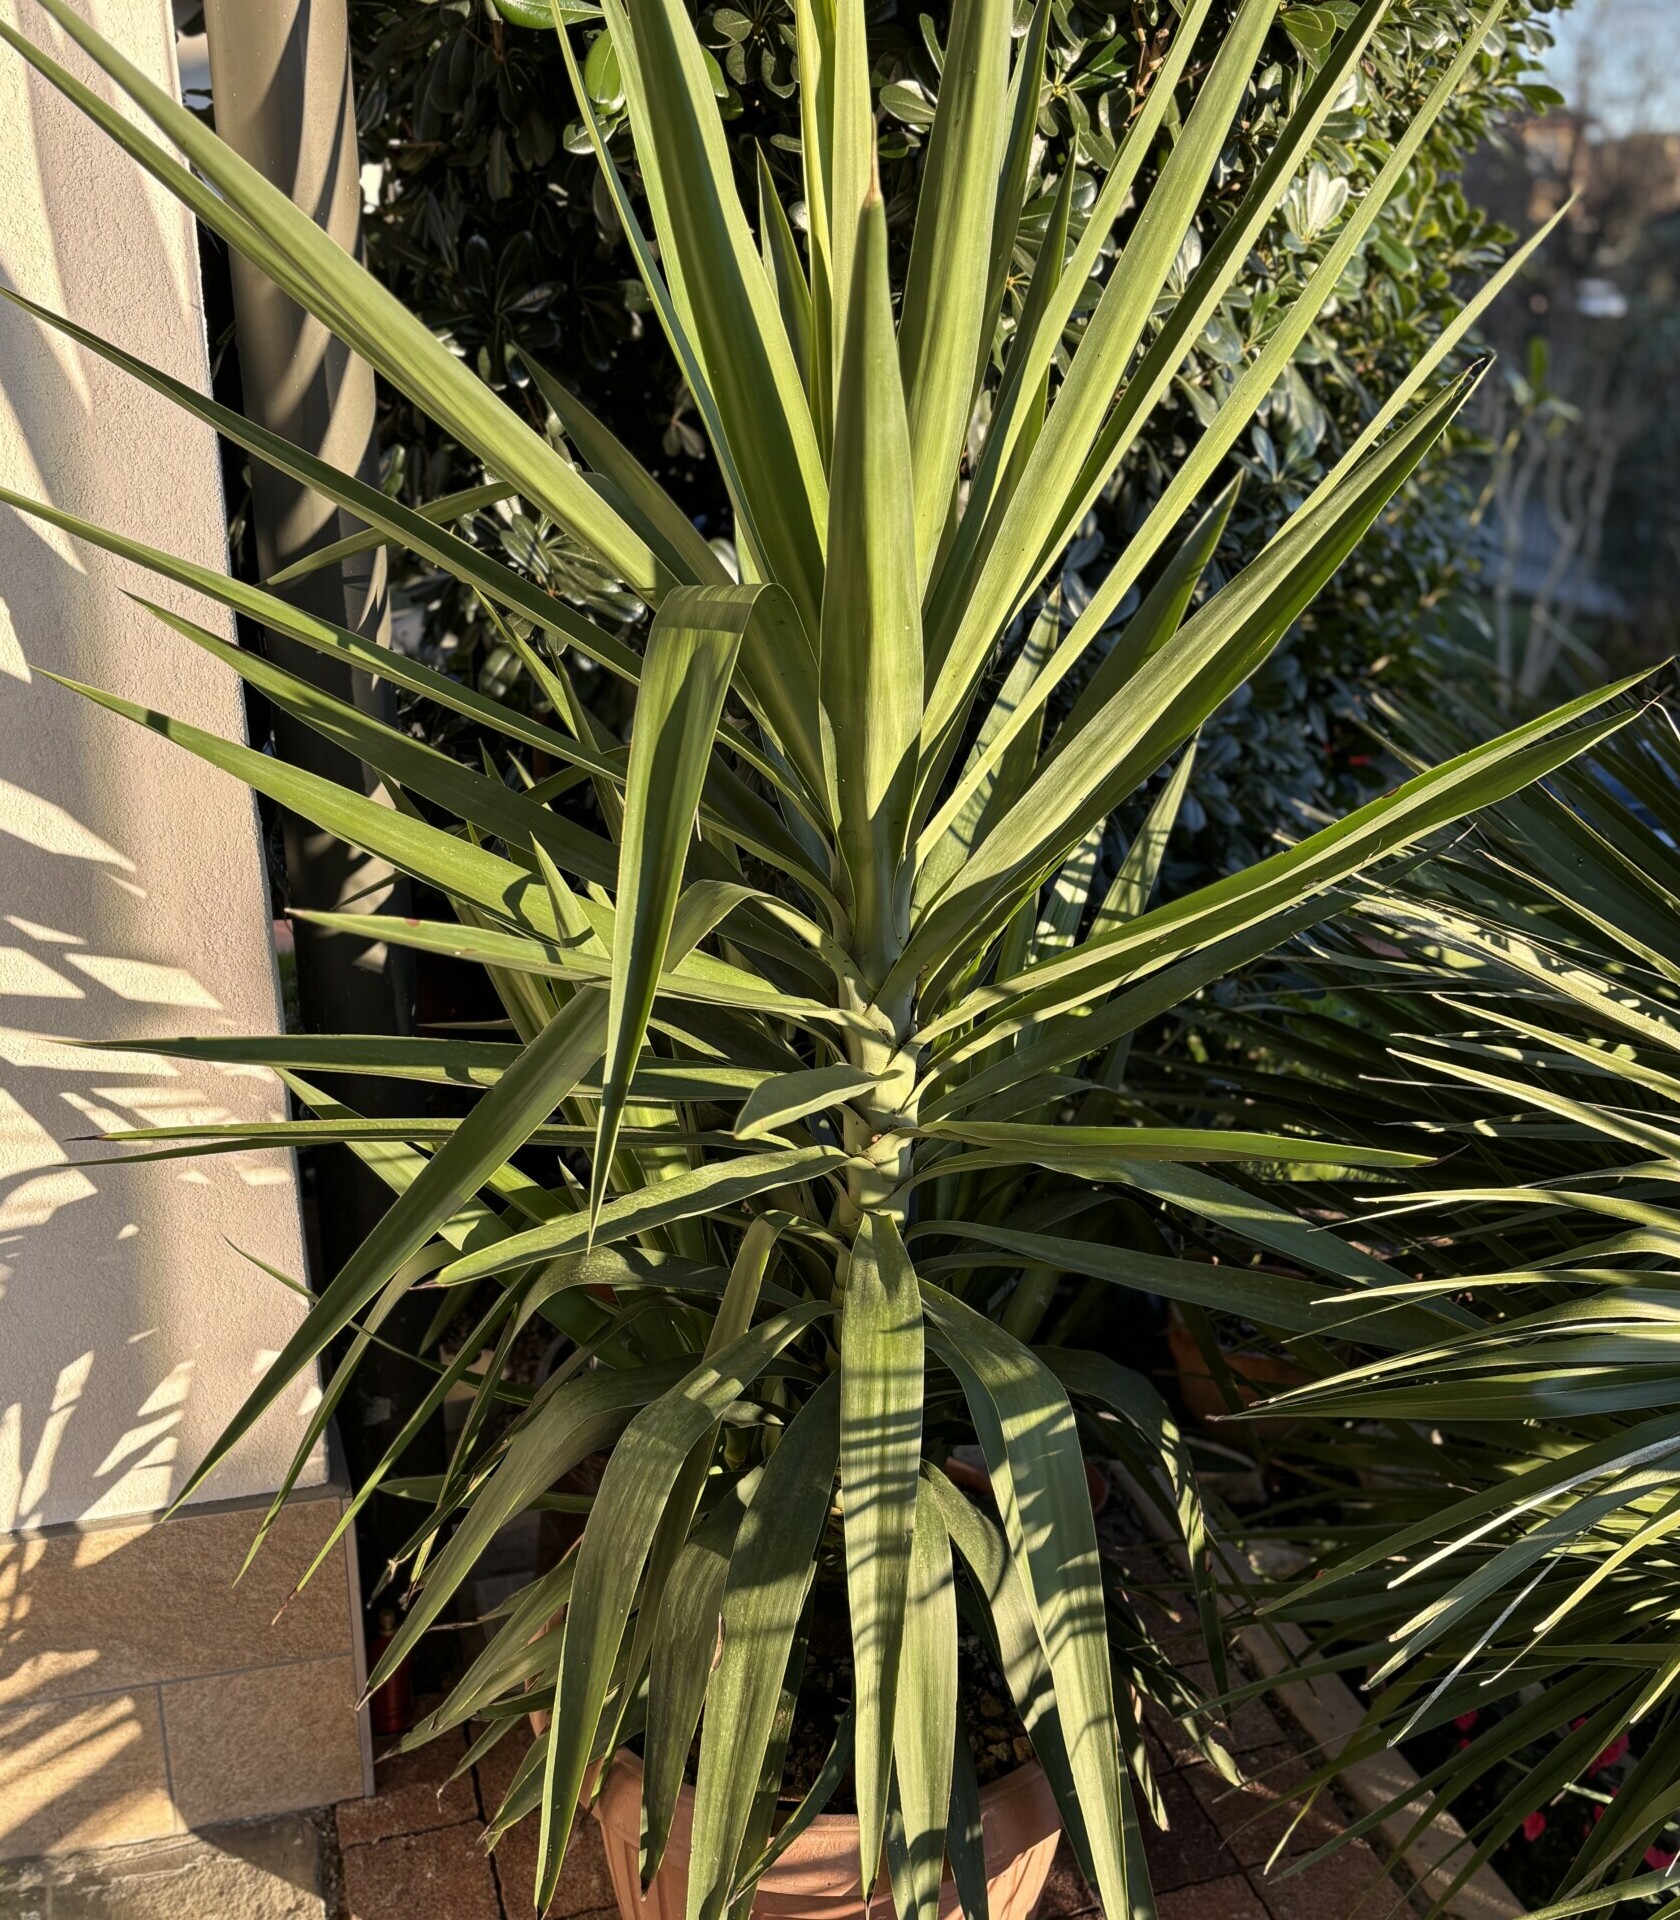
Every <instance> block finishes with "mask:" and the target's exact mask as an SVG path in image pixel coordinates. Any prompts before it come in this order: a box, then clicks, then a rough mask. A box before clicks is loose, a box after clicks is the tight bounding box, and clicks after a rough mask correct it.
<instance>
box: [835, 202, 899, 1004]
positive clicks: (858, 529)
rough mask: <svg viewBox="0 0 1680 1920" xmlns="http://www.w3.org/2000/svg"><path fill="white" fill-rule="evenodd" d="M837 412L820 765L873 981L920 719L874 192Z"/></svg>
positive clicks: (859, 943)
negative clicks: (822, 763)
mask: <svg viewBox="0 0 1680 1920" xmlns="http://www.w3.org/2000/svg"><path fill="white" fill-rule="evenodd" d="M838 407H839V416H838V419H837V421H836V424H835V436H834V466H833V476H832V488H831V492H830V495H829V530H828V549H829V567H828V576H827V582H826V585H825V588H824V592H823V611H822V645H821V674H822V681H821V685H822V717H823V729H824V734H823V740H824V761H825V765H826V767H827V770H828V776H829V783H830V784H829V792H830V799H831V806H832V810H833V815H834V819H835V822H836V825H837V828H838V833H839V843H840V850H841V853H842V855H843V857H844V859H845V863H846V869H847V872H848V874H849V876H850V880H851V893H852V912H853V921H854V936H855V937H854V952H855V954H856V957H857V958H858V960H859V962H860V963H861V964H862V966H863V968H864V971H865V973H866V974H867V975H870V977H871V978H873V979H878V978H879V976H880V973H881V972H884V971H885V964H886V960H887V958H888V956H889V955H890V954H891V953H892V952H894V951H896V949H897V945H898V940H899V939H901V938H902V935H903V932H904V931H905V930H906V929H905V928H904V926H903V920H904V917H905V911H906V909H907V907H908V900H907V899H901V897H900V896H901V895H902V894H905V893H907V891H908V890H907V888H904V887H902V886H901V884H900V878H899V870H900V866H901V864H902V861H903V858H904V852H905V846H906V843H907V837H908V833H909V821H910V802H911V798H912V795H913V792H914V787H915V777H916V764H915V763H916V744H917V741H918V740H919V738H920V735H921V720H922V634H921V615H920V602H921V596H920V593H919V592H918V590H917V585H916V545H915V534H914V527H913V517H912V516H913V508H912V493H911V472H910V443H909V437H908V429H907V426H906V422H905V413H904V390H903V387H902V386H901V384H900V382H899V374H898V359H897V354H896V352H895V350H894V346H893V329H892V294H891V290H890V286H889V283H888V279H887V221H886V210H885V208H884V207H883V206H882V203H881V194H880V188H879V186H873V187H872V188H871V189H870V193H869V196H868V198H867V199H866V200H865V201H864V203H863V206H862V208H861V210H860V212H859V215H858V219H857V250H856V253H855V256H854V262H853V276H852V294H851V300H850V303H849V306H848V310H847V327H846V340H845V353H844V356H843V359H842V364H841V373H840V387H839V394H838ZM895 936H896V937H895Z"/></svg>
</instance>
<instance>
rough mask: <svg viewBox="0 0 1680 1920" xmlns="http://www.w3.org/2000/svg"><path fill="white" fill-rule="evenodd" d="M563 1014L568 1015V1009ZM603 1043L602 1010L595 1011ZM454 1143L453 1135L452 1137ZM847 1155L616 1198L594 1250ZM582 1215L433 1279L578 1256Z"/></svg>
mask: <svg viewBox="0 0 1680 1920" xmlns="http://www.w3.org/2000/svg"><path fill="white" fill-rule="evenodd" d="M568 1010H569V1009H568ZM601 1025H602V1035H603V1039H604V1037H605V1029H606V1010H605V1008H604V1007H603V1008H602V1010H601ZM456 1137H457V1138H459V1135H457V1136H456ZM847 1157H848V1156H847V1154H846V1152H845V1150H844V1149H843V1148H840V1147H788V1148H783V1149H780V1150H778V1151H776V1152H773V1153H755V1154H747V1155H744V1156H743V1157H742V1158H741V1159H739V1160H726V1161H723V1162H721V1163H719V1164H716V1165H713V1166H707V1167H700V1168H696V1169H694V1170H693V1171H691V1172H689V1173H686V1174H683V1175H681V1176H680V1177H679V1178H677V1179H674V1180H663V1181H660V1182H658V1183H657V1184H655V1185H654V1186H651V1187H648V1188H645V1189H643V1190H642V1191H641V1192H640V1193H628V1194H621V1195H619V1196H618V1197H617V1198H616V1199H613V1200H609V1201H607V1202H606V1204H605V1205H604V1206H603V1207H602V1209H601V1212H600V1216H599V1218H598V1219H597V1220H596V1222H595V1228H594V1235H593V1243H594V1244H595V1245H596V1246H610V1245H611V1244H613V1242H614V1241H617V1240H621V1239H628V1238H630V1237H631V1236H632V1235H634V1234H639V1233H647V1232H650V1231H651V1230H652V1229H653V1228H655V1227H662V1226H669V1225H670V1224H671V1223H673V1222H674V1221H678V1220H692V1219H693V1218H694V1217H695V1216H696V1215H697V1214H702V1213H713V1212H718V1211H722V1210H724V1209H726V1208H729V1207H733V1206H737V1205H739V1204H740V1203H741V1202H742V1201H744V1200H753V1199H756V1198H757V1197H758V1196H759V1195H760V1194H762V1193H773V1192H774V1191H775V1190H776V1189H777V1188H778V1187H786V1186H793V1185H796V1184H797V1183H798V1182H799V1181H801V1180H811V1179H815V1178H816V1177H817V1176H818V1175H820V1174H824V1173H830V1172H835V1171H838V1169H840V1168H841V1167H843V1166H845V1164H846V1161H847ZM590 1237H591V1236H590V1226H589V1219H588V1216H587V1215H586V1214H567V1215H564V1216H561V1217H559V1218H556V1219H553V1220H550V1221H547V1222H545V1223H544V1224H542V1225H541V1226H536V1227H531V1228H528V1229H527V1230H526V1231H525V1232H523V1233H518V1234H514V1235H512V1236H511V1237H510V1238H509V1239H506V1240H502V1241H498V1242H496V1243H495V1244H493V1245H491V1246H487V1247H484V1248H482V1249H481V1250H480V1251H478V1252H476V1253H471V1254H466V1255H463V1257H462V1258H461V1259H459V1260H457V1261H455V1262H454V1263H453V1264H452V1265H451V1266H448V1267H445V1268H444V1270H443V1272H442V1273H441V1274H439V1276H438V1280H439V1283H440V1284H441V1285H444V1286H462V1285H465V1284H466V1283H467V1282H468V1281H470V1280H483V1279H487V1278H489V1277H490V1275H492V1274H496V1273H506V1272H508V1271H509V1270H510V1269H511V1268H514V1267H522V1266H526V1265H528V1264H529V1263H530V1262H531V1261H532V1260H536V1259H547V1258H552V1257H553V1256H554V1255H556V1254H559V1253H571V1252H581V1251H582V1249H583V1247H584V1244H585V1242H586V1241H588V1240H589V1239H590Z"/></svg>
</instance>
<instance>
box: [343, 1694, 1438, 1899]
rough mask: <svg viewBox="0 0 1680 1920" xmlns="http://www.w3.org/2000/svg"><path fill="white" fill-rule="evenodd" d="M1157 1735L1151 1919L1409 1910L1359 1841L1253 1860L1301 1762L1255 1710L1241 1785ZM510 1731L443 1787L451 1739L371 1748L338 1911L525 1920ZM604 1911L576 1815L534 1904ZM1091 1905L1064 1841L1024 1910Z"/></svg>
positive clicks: (1301, 1839)
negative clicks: (1295, 1867) (491, 1819)
mask: <svg viewBox="0 0 1680 1920" xmlns="http://www.w3.org/2000/svg"><path fill="white" fill-rule="evenodd" d="M1162 1732H1163V1729H1161V1728H1152V1729H1151V1731H1150V1733H1149V1735H1148V1738H1149V1740H1150V1744H1151V1754H1152V1759H1153V1762H1154V1765H1155V1767H1156V1770H1157V1773H1158V1776H1159V1779H1160V1785H1161V1794H1162V1799H1163V1800H1164V1802H1165V1804H1166V1807H1167V1813H1168V1817H1169V1821H1170V1825H1169V1827H1168V1830H1167V1831H1166V1832H1164V1833H1162V1832H1157V1831H1156V1830H1155V1829H1154V1828H1153V1826H1152V1825H1151V1824H1150V1822H1149V1820H1148V1818H1147V1816H1145V1817H1144V1828H1145V1850H1146V1852H1147V1854H1148V1857H1149V1865H1150V1871H1151V1875H1152V1877H1153V1880H1154V1884H1155V1890H1156V1894H1157V1896H1158V1907H1159V1914H1160V1920H1356V1917H1357V1916H1366V1915H1368V1916H1370V1920H1384V1916H1387V1915H1389V1914H1390V1913H1391V1911H1392V1910H1393V1909H1394V1907H1395V1905H1396V1902H1397V1901H1399V1902H1400V1904H1401V1910H1402V1911H1408V1910H1409V1909H1408V1908H1407V1907H1406V1904H1405V1901H1404V1896H1402V1895H1401V1894H1400V1891H1399V1889H1398V1888H1397V1887H1396V1886H1395V1884H1394V1882H1393V1881H1391V1880H1388V1879H1387V1878H1386V1877H1385V1875H1384V1872H1383V1869H1382V1866H1381V1863H1380V1862H1379V1861H1378V1859H1377V1856H1376V1855H1375V1854H1374V1853H1373V1852H1372V1851H1371V1850H1370V1849H1369V1848H1368V1847H1366V1846H1365V1845H1364V1844H1363V1843H1361V1842H1355V1843H1352V1844H1350V1845H1349V1846H1347V1847H1346V1848H1344V1849H1343V1850H1342V1851H1341V1852H1340V1853H1338V1854H1336V1855H1335V1856H1333V1857H1332V1858H1331V1859H1330V1860H1328V1861H1325V1862H1323V1863H1321V1864H1320V1865H1318V1866H1315V1867H1312V1868H1310V1869H1308V1870H1307V1871H1305V1872H1303V1873H1301V1874H1298V1875H1296V1876H1294V1877H1293V1878H1290V1879H1280V1878H1277V1877H1276V1876H1275V1875H1267V1874H1266V1873H1265V1872H1264V1871H1263V1867H1264V1863H1265V1861H1266V1859H1267V1857H1268V1856H1269V1855H1270V1853H1271V1851H1272V1848H1273V1847H1274V1846H1275V1844H1276V1842H1277V1839H1278V1837H1279V1835H1280V1834H1281V1833H1282V1832H1283V1830H1284V1828H1285V1827H1286V1826H1287V1825H1288V1818H1287V1815H1286V1814H1285V1813H1284V1811H1283V1809H1282V1806H1281V1803H1280V1798H1279V1787H1280V1786H1284V1785H1287V1784H1289V1783H1291V1782H1293V1781H1295V1780H1298V1779H1300V1778H1301V1777H1302V1774H1303V1772H1304V1765H1303V1762H1302V1759H1301V1756H1300V1755H1299V1753H1298V1752H1297V1750H1296V1748H1295V1746H1294V1745H1293V1744H1291V1742H1290V1740H1289V1738H1288V1737H1287V1735H1286V1733H1285V1730H1284V1728H1283V1726H1282V1725H1280V1723H1279V1722H1278V1720H1277V1719H1275V1718H1274V1717H1273V1715H1272V1713H1271V1711H1270V1709H1268V1708H1266V1707H1264V1706H1261V1705H1259V1704H1255V1705H1253V1706H1251V1707H1246V1708H1244V1709H1243V1710H1242V1712H1241V1713H1240V1714H1239V1715H1238V1718H1237V1724H1236V1725H1235V1726H1234V1727H1233V1729H1232V1735H1233V1744H1234V1745H1235V1746H1236V1747H1237V1748H1238V1750H1239V1754H1240V1759H1241V1763H1242V1767H1243V1771H1244V1772H1245V1774H1248V1775H1251V1776H1253V1777H1254V1778H1255V1780H1256V1784H1255V1785H1252V1786H1250V1787H1248V1788H1247V1789H1245V1790H1243V1791H1241V1792H1237V1791H1234V1790H1232V1789H1230V1788H1228V1787H1227V1786H1226V1784H1225V1782H1224V1781H1223V1780H1221V1779H1220V1778H1219V1777H1218V1776H1217V1775H1216V1774H1215V1773H1213V1771H1212V1770H1211V1769H1210V1768H1209V1767H1208V1766H1207V1765H1206V1764H1205V1763H1204V1762H1203V1761H1201V1760H1200V1759H1199V1758H1195V1757H1193V1756H1192V1755H1191V1754H1190V1752H1189V1750H1188V1749H1187V1748H1185V1747H1184V1746H1183V1743H1182V1741H1180V1742H1179V1743H1178V1747H1179V1750H1178V1751H1177V1752H1175V1751H1174V1750H1173V1749H1172V1748H1171V1747H1169V1746H1168V1745H1167V1744H1166V1743H1165V1741H1164V1740H1163V1739H1162V1737H1161V1736H1162ZM524 1739H525V1736H524V1734H523V1732H522V1731H521V1732H520V1733H518V1734H510V1735H509V1736H507V1738H505V1739H504V1740H503V1741H502V1742H501V1743H500V1745H499V1746H498V1747H497V1748H496V1749H495V1750H494V1751H493V1752H492V1753H491V1754H490V1755H489V1756H488V1758H487V1759H486V1760H485V1762H484V1763H483V1764H482V1765H481V1766H480V1767H478V1768H477V1769H475V1771H474V1773H473V1774H472V1775H470V1776H467V1777H465V1778H463V1779H461V1780H459V1781H456V1782H454V1783H453V1784H450V1785H443V1782H445V1780H446V1779H447V1776H448V1774H449V1772H450V1771H451V1769H452V1768H453V1767H454V1766H455V1765H456V1764H457V1763H458V1761H459V1759H460V1757H461V1754H462V1752H463V1751H464V1746H463V1743H462V1741H461V1740H460V1739H459V1738H456V1739H452V1740H450V1741H437V1742H434V1743H433V1745H432V1746H430V1747H428V1748H425V1749H423V1750H422V1751H420V1752H419V1753H415V1754H408V1755H395V1756H389V1757H386V1758H382V1759H380V1760H379V1761H378V1763H377V1766H376V1783H377V1791H376V1792H375V1794H374V1797H373V1798H372V1799H371V1800H361V1801H352V1802H349V1803H347V1804H346V1805H344V1806H341V1807H339V1809H338V1839H339V1845H340V1847H341V1849H342V1869H343V1882H342V1884H343V1900H344V1904H343V1910H342V1916H341V1920H530V1916H531V1887H532V1883H533V1880H534V1878H535V1868H536V1858H535V1854H536V1830H535V1826H534V1824H533V1823H531V1822H525V1823H522V1824H521V1826H519V1827H516V1828H515V1829H514V1830H513V1831H512V1832H511V1833H509V1834H508V1835H507V1837H506V1838H505V1839H504V1840H503V1841H502V1842H501V1844H500V1845H499V1846H498V1847H497V1848H496V1850H495V1852H494V1853H493V1854H486V1853H485V1851H484V1849H483V1847H482V1846H481V1845H480V1842H479V1834H480V1831H481V1829H482V1826H483V1823H484V1821H485V1819H486V1818H487V1817H488V1815H489V1814H491V1813H492V1812H494V1810H495V1808H496V1806H497V1804H498V1802H499V1800H500V1798H501V1795H502V1793H503V1792H504V1791H505V1789H506V1786H507V1783H508V1781H509V1780H510V1779H511V1777H512V1774H513V1769H514V1766H515V1765H516V1763H517V1761H518V1758H519V1755H520V1753H521V1751H522V1750H523V1745H524ZM1336 1819H1337V1816H1336V1815H1335V1813H1334V1812H1333V1810H1332V1811H1327V1812H1325V1813H1322V1814H1320V1813H1318V1812H1317V1811H1316V1810H1315V1812H1314V1814H1313V1816H1312V1817H1311V1818H1310V1819H1308V1820H1307V1821H1305V1822H1303V1824H1302V1826H1301V1827H1300V1828H1298V1829H1297V1830H1296V1832H1295V1834H1294V1835H1293V1836H1292V1838H1291V1839H1290V1841H1289V1854H1290V1855H1295V1856H1299V1855H1301V1854H1304V1853H1308V1852H1310V1851H1311V1850H1312V1849H1313V1848H1314V1847H1315V1846H1317V1845H1318V1844H1319V1843H1320V1841H1321V1840H1323V1839H1324V1838H1325V1837H1326V1836H1327V1835H1328V1834H1329V1833H1330V1832H1331V1831H1333V1830H1334V1822H1335V1821H1336ZM614 1911H615V1909H614V1907H613V1896H612V1887H611V1884H610V1882H609V1881H608V1879H607V1869H606V1861H605V1858H604V1857H603V1855H602V1851H601V1843H600V1839H599V1837H598V1834H597V1830H596V1827H595V1823H594V1822H593V1821H592V1820H582V1821H579V1823H578V1826H577V1830H576V1832H575V1834H574V1836H573V1839H572V1843H571V1847H570V1849H569V1851H568V1854H567V1858H566V1867H565V1871H564V1873H563V1874H562V1876H561V1881H560V1891H559V1894H558V1896H557V1898H556V1900H555V1902H554V1904H553V1906H552V1907H551V1908H550V1909H549V1914H550V1916H552V1920H610V1916H611V1915H612V1914H613V1913H614ZM1098 1911H1099V1910H1098V1907H1097V1903H1096V1898H1095V1896H1094V1895H1093V1894H1092V1893H1091V1891H1090V1889H1089V1888H1088V1887H1087V1886H1086V1885H1085V1883H1084V1881H1083V1880H1082V1879H1081V1877H1080V1874H1079V1870H1078V1868H1077V1867H1076V1866H1075V1865H1074V1862H1073V1857H1072V1855H1071V1853H1070V1852H1069V1851H1068V1849H1067V1847H1066V1846H1065V1845H1064V1847H1063V1848H1062V1851H1061V1853H1060V1854H1059V1855H1058V1856H1057V1860H1056V1864H1055V1868H1054V1870H1053V1871H1052V1874H1051V1878H1050V1884H1049V1886H1048V1887H1047V1888H1046V1890H1045V1895H1044V1899H1043V1901H1042V1902H1041V1903H1040V1906H1039V1910H1038V1920H1075V1917H1076V1916H1087V1915H1089V1916H1095V1915H1097V1914H1098Z"/></svg>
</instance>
